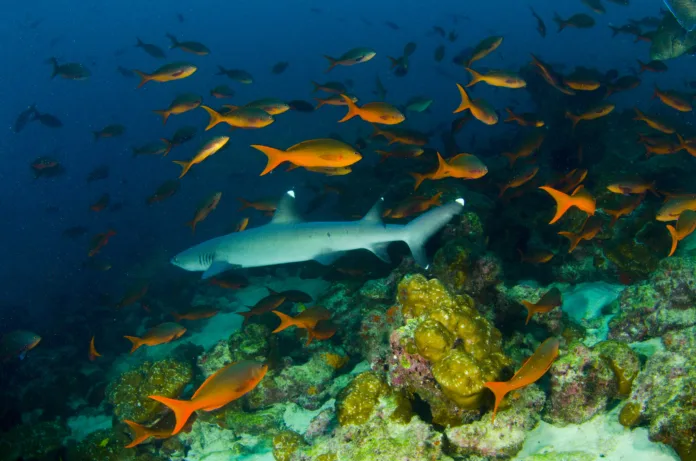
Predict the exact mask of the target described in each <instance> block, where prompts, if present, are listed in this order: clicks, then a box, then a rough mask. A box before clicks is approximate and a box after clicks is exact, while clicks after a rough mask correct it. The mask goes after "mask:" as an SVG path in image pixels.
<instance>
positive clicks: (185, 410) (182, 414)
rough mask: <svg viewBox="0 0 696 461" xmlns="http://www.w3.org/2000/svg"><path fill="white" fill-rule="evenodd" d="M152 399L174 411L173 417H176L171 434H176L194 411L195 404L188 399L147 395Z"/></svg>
mask: <svg viewBox="0 0 696 461" xmlns="http://www.w3.org/2000/svg"><path fill="white" fill-rule="evenodd" d="M149 397H150V398H151V399H152V400H156V401H157V402H159V403H161V404H163V405H166V406H167V407H169V408H170V409H171V410H172V411H173V412H174V417H175V418H176V426H174V430H173V431H172V435H176V434H178V433H179V432H180V431H181V430H182V429H183V428H184V426H185V425H186V421H188V419H189V418H190V417H191V414H192V413H193V412H194V411H196V407H195V405H193V404H192V402H190V401H188V400H176V399H170V398H167V397H161V396H159V395H151V396H149Z"/></svg>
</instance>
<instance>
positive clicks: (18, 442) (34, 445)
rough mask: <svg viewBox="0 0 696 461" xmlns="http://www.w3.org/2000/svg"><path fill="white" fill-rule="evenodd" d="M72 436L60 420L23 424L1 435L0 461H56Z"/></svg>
mask: <svg viewBox="0 0 696 461" xmlns="http://www.w3.org/2000/svg"><path fill="white" fill-rule="evenodd" d="M69 434H70V431H69V430H68V428H67V427H66V426H65V425H64V424H62V423H61V422H60V421H59V420H55V421H44V422H40V423H36V424H22V425H18V426H15V427H14V428H13V429H12V430H11V431H9V432H5V433H0V461H15V460H16V459H38V460H43V459H55V456H56V453H58V451H59V450H60V449H61V448H62V446H63V438H65V437H67V436H68V435H69Z"/></svg>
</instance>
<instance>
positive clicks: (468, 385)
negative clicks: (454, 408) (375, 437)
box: [397, 275, 511, 410]
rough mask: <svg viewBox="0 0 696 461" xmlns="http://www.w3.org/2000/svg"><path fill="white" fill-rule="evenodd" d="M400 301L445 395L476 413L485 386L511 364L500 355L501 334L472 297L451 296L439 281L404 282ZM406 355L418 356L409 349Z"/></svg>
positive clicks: (418, 278) (407, 279)
mask: <svg viewBox="0 0 696 461" xmlns="http://www.w3.org/2000/svg"><path fill="white" fill-rule="evenodd" d="M397 301H398V303H399V304H401V306H402V309H403V313H404V316H405V317H406V318H407V319H408V318H411V319H415V321H416V322H417V323H418V326H417V327H416V328H415V331H414V334H413V344H415V349H416V350H417V352H418V354H420V355H421V356H422V357H425V358H426V359H428V360H429V361H430V362H431V364H432V374H433V377H434V378H435V381H437V383H438V384H439V385H440V387H441V389H442V392H443V393H444V394H445V395H446V396H447V397H448V398H449V399H450V400H451V401H453V402H455V403H456V404H457V405H459V406H460V407H461V408H464V409H469V410H474V409H478V408H479V407H480V406H481V403H482V399H483V397H484V395H485V394H486V392H487V391H486V389H485V387H484V386H483V384H484V383H485V382H488V381H495V380H496V379H497V378H498V377H499V376H500V374H501V371H502V370H503V368H505V367H506V366H508V365H509V364H510V362H511V361H510V359H509V358H508V357H507V356H506V355H505V354H504V353H503V352H502V341H501V334H500V332H499V331H498V330H497V329H496V328H495V327H493V326H492V325H491V323H490V322H489V321H488V320H487V319H486V318H485V317H483V316H482V315H481V314H480V313H479V312H478V311H477V310H476V309H475V308H474V301H473V299H471V297H469V296H466V295H457V296H453V295H451V294H450V293H449V292H448V291H447V290H446V289H445V287H444V286H443V285H442V283H440V281H439V280H437V279H432V280H427V279H426V278H425V277H423V276H422V275H414V276H410V277H405V278H404V279H403V280H402V281H401V283H400V284H399V287H398V299H397ZM405 349H406V351H408V352H409V353H413V352H414V351H413V346H412V345H411V344H408V343H407V344H405ZM421 397H423V396H421ZM433 403H434V402H431V404H433Z"/></svg>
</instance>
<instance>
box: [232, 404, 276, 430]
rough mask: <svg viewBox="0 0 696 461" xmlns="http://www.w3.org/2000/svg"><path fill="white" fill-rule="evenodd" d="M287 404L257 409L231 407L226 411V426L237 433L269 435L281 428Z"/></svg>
mask: <svg viewBox="0 0 696 461" xmlns="http://www.w3.org/2000/svg"><path fill="white" fill-rule="evenodd" d="M284 412H285V406H284V405H282V404H278V405H272V406H270V407H268V408H264V409H261V410H257V411H243V410H240V409H236V408H235V409H230V410H227V411H225V412H224V415H223V416H224V420H223V423H224V427H225V428H227V429H229V430H231V431H233V432H234V433H235V434H253V433H257V434H267V435H268V436H269V437H271V436H273V435H275V433H277V432H279V431H280V430H281V427H282V425H283V413H284Z"/></svg>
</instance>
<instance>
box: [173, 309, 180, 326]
mask: <svg viewBox="0 0 696 461" xmlns="http://www.w3.org/2000/svg"><path fill="white" fill-rule="evenodd" d="M171 314H172V317H174V320H176V322H177V323H178V322H180V321H181V314H179V313H178V312H172V313H171Z"/></svg>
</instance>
